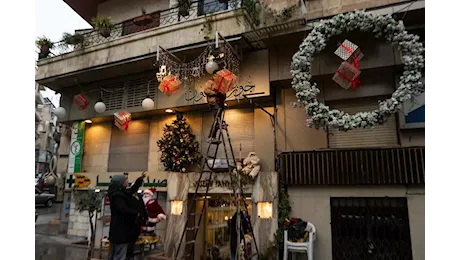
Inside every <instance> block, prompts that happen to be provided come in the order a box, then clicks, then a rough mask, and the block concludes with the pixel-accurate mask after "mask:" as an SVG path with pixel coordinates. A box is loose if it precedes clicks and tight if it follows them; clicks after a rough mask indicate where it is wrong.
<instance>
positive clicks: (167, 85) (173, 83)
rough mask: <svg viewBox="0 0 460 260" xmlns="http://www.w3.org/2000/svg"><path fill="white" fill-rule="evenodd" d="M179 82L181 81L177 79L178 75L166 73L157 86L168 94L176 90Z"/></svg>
mask: <svg viewBox="0 0 460 260" xmlns="http://www.w3.org/2000/svg"><path fill="white" fill-rule="evenodd" d="M181 84H182V82H181V81H180V80H179V78H178V77H176V76H174V75H167V76H166V77H164V78H163V80H162V81H161V83H160V85H159V86H158V89H159V90H160V91H161V92H163V93H165V94H166V95H168V96H169V95H171V94H172V93H174V92H176V91H177V90H178V89H179V87H180V85H181Z"/></svg>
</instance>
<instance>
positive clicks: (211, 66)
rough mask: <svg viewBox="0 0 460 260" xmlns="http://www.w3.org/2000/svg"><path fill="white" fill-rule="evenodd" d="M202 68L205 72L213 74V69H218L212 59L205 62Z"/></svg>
mask: <svg viewBox="0 0 460 260" xmlns="http://www.w3.org/2000/svg"><path fill="white" fill-rule="evenodd" d="M204 68H205V69H206V72H207V73H209V74H213V73H214V71H216V70H218V69H219V65H218V64H217V63H216V62H214V61H209V62H208V63H206V66H205V67H204Z"/></svg>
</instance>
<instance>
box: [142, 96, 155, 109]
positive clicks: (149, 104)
mask: <svg viewBox="0 0 460 260" xmlns="http://www.w3.org/2000/svg"><path fill="white" fill-rule="evenodd" d="M153 105H154V102H153V100H152V99H151V98H145V99H144V100H142V108H143V109H144V110H152V109H153Z"/></svg>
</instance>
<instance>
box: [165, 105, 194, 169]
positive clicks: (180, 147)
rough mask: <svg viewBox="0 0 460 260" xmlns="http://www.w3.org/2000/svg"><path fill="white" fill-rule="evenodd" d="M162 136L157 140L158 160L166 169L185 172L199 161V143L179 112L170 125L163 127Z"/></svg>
mask: <svg viewBox="0 0 460 260" xmlns="http://www.w3.org/2000/svg"><path fill="white" fill-rule="evenodd" d="M163 132H164V134H163V137H162V138H161V140H159V141H158V142H157V145H158V148H160V151H161V158H160V161H161V163H162V164H163V166H164V168H165V170H166V171H170V172H186V171H187V170H188V169H189V168H190V167H191V166H193V165H196V164H198V163H200V162H201V159H202V156H201V154H200V152H199V147H200V144H199V143H198V142H197V141H196V139H195V138H196V137H195V135H194V134H193V133H192V128H191V126H190V125H189V124H188V123H187V120H186V119H185V118H183V117H182V116H181V115H180V114H178V117H177V118H176V119H175V120H174V121H173V122H172V124H171V125H168V124H166V126H165V127H164V128H163Z"/></svg>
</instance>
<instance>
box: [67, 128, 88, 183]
mask: <svg viewBox="0 0 460 260" xmlns="http://www.w3.org/2000/svg"><path fill="white" fill-rule="evenodd" d="M84 134H85V122H84V121H81V122H75V123H73V125H72V136H71V138H70V151H69V166H68V168H67V173H69V174H72V173H76V172H81V162H82V155H83V138H84Z"/></svg>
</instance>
